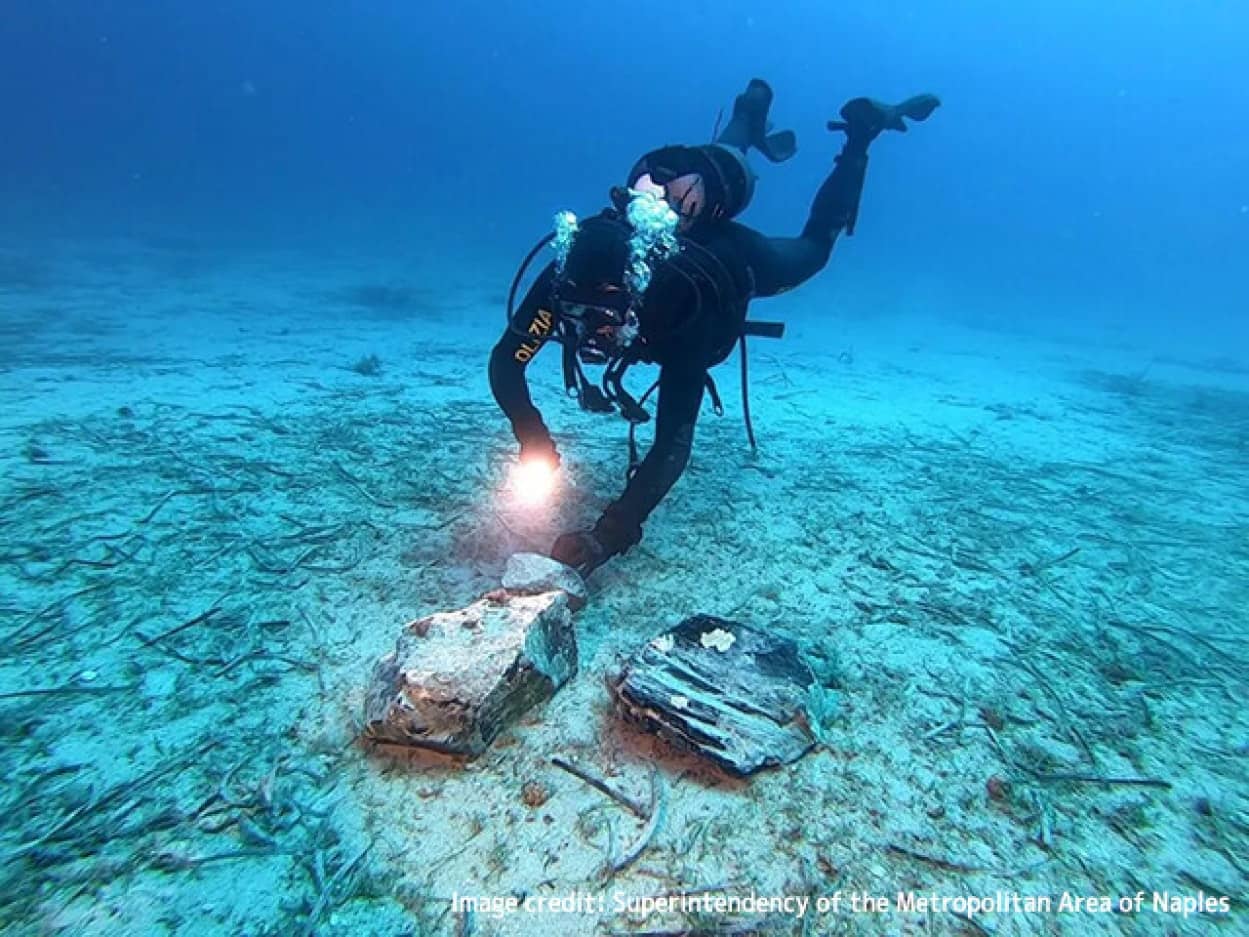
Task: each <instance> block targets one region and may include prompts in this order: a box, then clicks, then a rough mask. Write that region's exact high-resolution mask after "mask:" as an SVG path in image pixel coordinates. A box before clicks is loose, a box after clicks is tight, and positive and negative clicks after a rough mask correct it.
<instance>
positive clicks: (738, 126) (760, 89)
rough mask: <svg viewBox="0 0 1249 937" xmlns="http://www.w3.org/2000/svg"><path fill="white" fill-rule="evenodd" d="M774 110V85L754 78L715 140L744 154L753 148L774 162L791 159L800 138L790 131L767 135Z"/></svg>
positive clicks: (736, 100) (737, 100)
mask: <svg viewBox="0 0 1249 937" xmlns="http://www.w3.org/2000/svg"><path fill="white" fill-rule="evenodd" d="M771 108H772V88H771V86H770V85H769V84H768V83H767V82H766V81H764V80H762V79H761V78H752V79H751V81H750V84H748V85H747V86H746V90H745V91H743V92H742V93H741V94H739V95H738V96H737V98H736V99H735V100H734V101H733V116H732V118H730V119H729V123H728V126H726V127H725V128H724V130H723V132H721V133H720V135H719V136H717V137H716V143H721V144H723V145H724V146H732V147H736V148H737V149H739V150H741V151H742V152H743V153H747V152H749V151H750V149H751V147H753V148H754V149H756V150H758V151H759V152H760V153H762V154H763V155H764V156H765V157H767V159H768V160H770V161H771V162H774V163H779V162H783V161H784V160H787V159H789V158H790V157H791V156H793V155H794V153H795V152H796V151H797V149H798V144H797V138H796V137H795V136H794V133H793V131H791V130H782V131H780V132H779V133H769V132H768V131H769V130H770V129H771V128H770V127H769V126H768V111H769V110H771Z"/></svg>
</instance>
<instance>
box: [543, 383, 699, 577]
mask: <svg viewBox="0 0 1249 937" xmlns="http://www.w3.org/2000/svg"><path fill="white" fill-rule="evenodd" d="M706 385H707V372H706V370H705V369H704V368H701V367H691V366H687V365H683V364H679V365H665V366H664V367H663V369H662V370H661V371H660V372H659V406H658V408H657V412H656V415H655V441H654V443H653V444H652V445H651V448H650V451H649V452H647V453H646V457H645V458H644V459H642V462H641V464H639V465H638V470H637V472H635V473H634V475H633V477H632V478H630V479H629V482H628V484H626V485H625V490H624V493H623V494H621V496H620V497H619V498H617V499H616V500H615V501H613V502H612V503H611V504H609V505H608V506H607V508H606V510H604V511H603V515H602V517H600V518H599V519H598V522H597V523H596V524H595V525H594V528H593V529H592V530H585V531H579V532H575V533H567V534H564V535H563V536H561V537H560V538H559V539H558V540H556V541H555V546H554V547H552V548H551V556H552V558H554V559H556V560H559V561H560V562H561V563H563V564H565V565H566V566H571V567H573V568H574V569H576V570H577V571H578V572H579V573H581V575H582V576H588V575H590V573H592V572H593V571H594V570H595V569H597V568H598V567H599V566H601V565H602V564H603V563H605V562H607V560H609V559H611V558H612V557H613V556H615V555H617V554H619V553H624V552H626V551H627V550H628V549H629V548H630V547H632V546H633V545H634V544H635V543H637V542H638V541H639V540H641V539H642V523H643V522H644V521H645V520H646V518H647V517H649V516H650V513H651V511H653V510H655V507H656V506H657V505H658V504H659V502H660V501H662V500H663V498H664V496H665V495H666V494H667V493H668V491H669V490H670V489H671V488H672V486H673V485H674V484H676V481H677V479H678V478H680V477H681V474H682V473H683V472H684V471H685V467H686V465H688V464H689V460H690V450H691V449H692V448H693V445H694V424H695V423H696V422H697V420H698V408H699V406H700V405H701V403H702V399H703V391H704V390H705V389H706Z"/></svg>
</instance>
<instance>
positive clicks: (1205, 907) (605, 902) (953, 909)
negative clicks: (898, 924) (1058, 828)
mask: <svg viewBox="0 0 1249 937" xmlns="http://www.w3.org/2000/svg"><path fill="white" fill-rule="evenodd" d="M451 906H452V910H453V911H455V912H458V913H463V912H472V913H476V914H481V915H485V916H492V917H504V916H507V915H509V914H606V913H613V914H629V915H642V916H651V915H656V914H689V913H711V914H783V915H788V916H790V917H795V918H802V917H805V916H807V915H808V914H817V915H835V914H890V913H899V914H911V913H917V914H926V913H929V912H933V911H937V912H948V913H952V914H962V915H966V916H970V917H975V916H978V915H984V914H1056V915H1076V914H1167V915H1177V916H1180V917H1191V916H1193V915H1198V914H1206V915H1218V914H1229V913H1231V909H1232V908H1231V900H1230V899H1229V898H1228V897H1227V896H1226V895H1214V894H1210V893H1208V892H1204V891H1197V892H1175V891H1154V892H1146V891H1138V892H1135V893H1133V894H1129V895H1084V894H1078V893H1076V892H1067V891H1064V892H1061V893H1059V894H1036V895H1030V894H1023V893H1020V892H1014V891H1004V890H1003V891H995V892H991V893H988V894H984V895H947V894H941V893H939V892H922V891H898V892H894V893H893V894H892V895H877V894H872V893H870V892H864V891H836V892H831V893H829V894H826V895H763V894H759V893H757V892H744V893H741V894H734V893H730V892H699V893H691V894H672V895H649V896H643V895H630V894H627V893H626V892H622V891H612V892H565V893H562V894H555V895H525V896H523V897H520V896H516V895H460V894H458V893H456V894H454V895H452V897H451Z"/></svg>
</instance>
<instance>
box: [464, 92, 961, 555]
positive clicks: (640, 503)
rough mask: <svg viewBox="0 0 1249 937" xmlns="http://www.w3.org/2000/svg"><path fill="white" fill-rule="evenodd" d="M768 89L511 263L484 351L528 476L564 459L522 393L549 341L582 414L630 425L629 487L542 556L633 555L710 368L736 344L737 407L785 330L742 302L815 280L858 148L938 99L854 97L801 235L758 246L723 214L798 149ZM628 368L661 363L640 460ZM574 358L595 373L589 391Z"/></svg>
mask: <svg viewBox="0 0 1249 937" xmlns="http://www.w3.org/2000/svg"><path fill="white" fill-rule="evenodd" d="M771 103H772V90H771V88H770V87H769V86H768V84H767V83H766V82H763V81H761V80H759V79H755V80H752V81H751V82H750V84H749V85H748V87H747V88H746V90H745V91H744V92H743V93H742V94H740V95H738V97H737V98H736V100H735V102H734V107H733V113H732V117H731V118H730V120H729V123H728V125H727V126H726V127H725V128H724V129H723V131H722V132H721V133H719V134H718V135H716V136H715V140H714V142H712V143H709V144H702V145H695V146H681V145H675V146H665V147H663V148H661V149H657V150H654V151H652V152H650V153H647V154H646V155H645V156H643V157H642V158H641V159H640V160H639V161H638V162H637V164H636V165H635V166H634V167H633V170H632V171H631V172H630V174H629V176H628V183H627V185H626V186H624V187H617V188H614V189H612V191H611V205H610V206H609V207H607V208H606V209H604V210H603V211H601V212H600V213H599V214H597V215H594V216H592V217H589V218H585V219H582V220H578V219H577V218H576V217H575V216H574V215H573V214H572V213H571V212H561V213H559V214H558V215H557V216H556V218H555V230H554V231H553V232H552V233H550V234H548V235H547V236H546V237H544V238H543V239H542V240H540V241H539V242H538V244H537V245H535V247H534V249H533V250H532V251H531V252H530V254H529V256H528V257H526V258H525V261H524V262H523V263H522V264H521V269H520V270H519V271H518V272H517V275H516V279H515V281H514V282H513V284H512V292H511V295H510V296H509V299H508V323H507V328H506V330H505V331H504V333H503V336H502V337H501V338H500V339H499V341H498V343H497V344H496V345H495V346H494V349H493V351H492V352H491V355H490V366H489V376H490V387H491V391H492V393H493V395H494V398H495V400H496V402H497V403H498V405H499V406H500V408H501V409H502V410H503V412H504V414H505V415H506V417H507V418H508V420H509V421H510V422H511V426H512V431H513V433H514V434H515V436H516V439H517V441H518V442H519V443H520V467H521V469H522V470H523V471H527V472H532V473H538V474H539V475H547V476H551V475H553V473H555V472H557V471H558V468H559V464H560V456H559V452H558V450H557V449H556V446H555V443H554V441H553V439H552V437H551V433H550V431H549V430H548V429H547V426H546V423H545V422H544V421H543V418H542V414H541V413H540V412H539V411H538V409H537V407H535V406H534V404H533V401H532V400H531V398H530V394H529V388H528V384H527V381H526V368H527V367H528V365H529V363H530V362H531V361H532V360H533V358H534V357H535V356H536V355H537V354H538V352H539V351H541V349H542V348H543V347H545V345H546V344H548V343H549V342H550V341H551V340H555V341H556V342H558V343H559V344H560V345H561V346H562V350H563V371H564V384H565V387H566V389H567V391H568V394H569V395H570V396H574V397H576V399H577V401H578V403H579V404H580V406H581V407H582V408H583V409H586V410H590V411H596V412H612V411H619V412H620V413H621V414H622V415H623V416H624V417H625V418H626V420H628V421H629V424H630V426H629V449H630V465H629V471H628V475H627V483H626V485H625V488H624V491H623V493H622V494H621V495H620V496H619V497H618V498H616V499H615V500H614V501H612V502H611V503H610V504H608V506H607V507H606V509H605V510H604V511H603V513H602V515H601V516H600V517H599V519H598V521H597V522H596V523H595V524H594V526H593V527H592V528H589V529H586V530H579V531H572V532H568V533H564V534H562V535H561V536H560V537H559V538H558V539H557V540H556V541H555V544H554V546H553V547H552V548H551V551H550V556H551V558H552V559H555V560H557V561H559V562H560V563H563V564H564V565H566V566H569V567H571V568H573V569H575V570H576V571H577V572H578V573H579V574H580V575H581V576H582V577H583V578H584V577H588V576H589V575H590V574H591V573H592V572H594V570H596V569H597V568H598V567H599V566H601V565H602V564H603V563H605V562H606V561H607V560H609V559H611V558H612V557H613V556H617V555H619V554H622V553H625V552H627V551H628V550H629V549H630V548H631V547H632V546H634V545H635V544H636V543H638V542H639V541H640V540H641V538H642V524H643V523H644V522H645V521H646V519H647V517H648V516H649V515H650V514H651V512H652V511H653V510H654V509H655V507H656V506H657V505H658V504H659V503H660V501H662V500H663V498H664V497H665V495H667V493H668V491H669V490H670V489H671V488H672V486H673V485H674V484H675V483H676V481H677V479H679V478H680V476H681V474H682V473H683V472H684V470H685V467H686V465H687V463H688V461H689V458H690V451H691V448H692V446H693V440H694V426H695V423H696V422H697V419H698V414H699V410H700V408H701V405H702V400H703V395H704V393H709V394H710V396H711V398H712V401H713V404H714V405H715V407H716V410H717V411H719V410H720V401H719V397H718V394H717V392H716V389H715V384H714V382H712V380H711V378H710V373H709V372H710V369H711V368H713V367H714V366H716V365H718V364H720V363H722V362H723V361H724V360H725V359H726V358H728V356H729V355H730V354H731V353H732V351H733V347H734V345H736V344H738V343H739V342H740V343H741V345H742V368H743V382H742V392H743V409H744V415H745V418H746V425H747V432H748V434H749V436H750V441H751V445H752V447H753V446H754V435H753V431H752V430H751V427H750V413H749V405H748V401H747V399H746V397H745V393H746V390H745V384H746V381H745V367H746V358H745V353H746V352H745V337H746V336H747V335H770V336H779V335H780V334H781V332H782V331H783V326H781V325H780V324H777V323H759V322H752V321H748V320H747V318H746V313H747V306H748V305H749V303H750V301H751V300H752V299H754V298H757V297H767V296H775V295H777V294H779V293H783V292H785V291H787V290H789V289H792V288H793V287H795V286H797V285H798V284H800V283H802V282H804V281H805V280H808V279H810V278H811V277H812V276H814V275H815V274H816V273H818V272H819V271H820V270H821V269H823V268H824V266H825V265H826V264H827V262H828V258H829V256H830V254H831V252H832V249H833V243H834V241H835V240H836V239H837V236H838V235H839V234H840V233H841V232H842V231H845V232H846V234H847V235H851V234H853V233H854V227H855V221H856V219H857V215H858V211H859V199H860V195H861V193H862V190H863V182H864V178H865V174H866V171H867V162H868V158H867V151H868V146H869V145H870V144H871V143H872V141H873V140H875V139H876V137H877V136H878V135H879V134H880V133H881V132H883V131H885V130H897V131H905V130H906V129H907V125H906V120H912V121H923V120H925V119H927V117H928V116H929V115H930V114H931V113H932V112H933V111H934V110H935V109H936V108H937V107H938V105H939V104H940V101H939V100H938V99H937V98H936V97H935V96H934V95H931V94H923V95H918V96H916V97H913V98H909V99H908V100H906V101H903V102H902V103H901V104H897V105H886V104H882V103H880V102H878V101H874V100H871V99H868V98H855V99H853V100H851V101H849V102H848V103H847V104H846V105H845V106H844V107H842V109H841V112H840V116H841V119H840V120H837V121H830V122H829V124H828V128H829V130H832V131H840V132H844V133H845V143H844V145H843V147H842V149H841V152H840V154H839V155H838V156H837V157H836V159H835V162H834V166H833V169H832V172H831V173H830V174H829V176H828V177H827V178H826V179H825V180H824V182H823V184H822V185H821V186H820V188H819V190H818V191H817V192H816V195H815V199H814V201H813V202H812V204H811V209H810V214H809V216H808V218H807V222H806V224H805V226H804V227H803V229H802V232H801V234H799V235H798V236H797V237H768V236H766V235H764V234H761V233H760V232H758V231H756V230H754V229H753V228H750V227H747V226H746V225H743V224H740V223H739V222H736V221H733V220H732V219H733V218H734V217H735V216H736V215H738V214H740V213H741V212H742V211H743V210H744V209H745V208H746V206H747V205H748V204H749V203H750V200H751V196H752V195H753V192H754V185H755V176H754V174H753V173H752V171H751V169H750V166H749V164H748V163H747V154H748V153H749V151H750V150H751V149H754V150H758V151H759V152H760V153H762V154H763V156H764V157H765V158H766V159H768V160H769V161H771V162H774V163H779V162H783V161H785V160H787V159H789V158H790V157H791V156H792V155H793V154H794V152H795V151H796V142H795V137H794V134H793V133H792V132H790V131H781V132H777V133H772V132H770V127H769V123H768V112H769V109H770V107H771ZM546 244H550V245H551V246H552V247H554V249H555V253H556V259H555V260H554V261H552V262H551V263H549V264H547V265H546V267H545V268H543V269H542V270H541V272H540V273H539V274H538V275H537V277H536V279H535V280H534V282H533V284H532V285H531V286H530V288H529V289H528V291H527V292H526V294H525V297H524V299H523V301H522V302H521V303H520V306H519V308H514V303H515V297H516V292H517V289H518V287H519V284H520V282H521V278H522V276H523V275H524V271H525V269H526V267H527V266H528V265H529V263H530V262H531V261H532V260H533V258H534V257H535V256H536V254H537V253H538V251H539V250H541V248H542V247H543V246H545V245H546ZM638 362H642V363H646V364H657V365H659V368H660V371H659V379H658V381H657V382H656V385H655V386H657V387H658V391H659V398H658V403H657V413H656V417H655V435H654V440H653V442H652V444H651V447H650V449H649V450H648V452H647V453H646V456H645V458H642V459H640V460H639V459H638V457H637V449H636V446H635V444H634V429H635V427H636V425H637V424H638V423H642V422H646V421H647V420H648V419H649V415H648V413H647V412H646V411H645V410H644V409H643V407H642V403H644V402H645V401H646V399H647V397H648V396H649V394H650V393H651V391H653V390H654V389H655V387H652V388H651V390H650V391H647V393H646V394H645V395H643V397H642V398H641V401H639V400H637V399H635V398H634V397H632V396H631V395H630V394H629V393H628V391H626V390H625V388H624V386H623V383H622V378H623V376H624V373H625V371H626V370H627V369H628V368H629V367H630V366H631V365H632V364H635V363H638ZM583 365H599V366H603V368H604V371H603V374H602V379H601V382H600V385H599V386H595V385H594V384H593V383H591V382H590V380H589V379H588V378H587V377H586V375H585V371H584V369H583V367H582V366H583Z"/></svg>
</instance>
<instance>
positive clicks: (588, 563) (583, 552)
mask: <svg viewBox="0 0 1249 937" xmlns="http://www.w3.org/2000/svg"><path fill="white" fill-rule="evenodd" d="M611 556H612V554H611V553H610V552H608V549H607V547H606V546H604V545H603V544H602V543H600V542H599V539H598V537H596V536H595V535H594V531H592V530H578V531H574V532H570V533H566V534H560V535H559V538H558V539H557V540H556V541H555V545H554V546H553V547H551V559H553V560H555V561H556V562H559V563H563V564H564V565H565V566H570V567H572V568H573V569H575V570H576V571H577V574H578V575H580V576H581V578H582V579H585V578H587V577H588V576H589V575H590V573H592V572H594V571H595V570H596V569H598V568H599V567H600V566H602V565H603V564H604V563H606V562H607V561H608V560H609V559H611Z"/></svg>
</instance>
